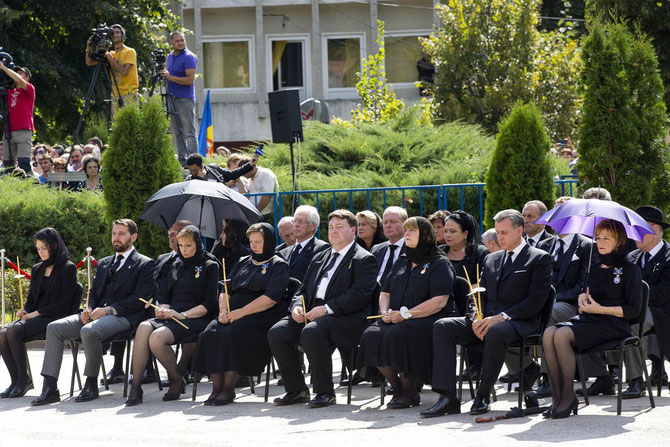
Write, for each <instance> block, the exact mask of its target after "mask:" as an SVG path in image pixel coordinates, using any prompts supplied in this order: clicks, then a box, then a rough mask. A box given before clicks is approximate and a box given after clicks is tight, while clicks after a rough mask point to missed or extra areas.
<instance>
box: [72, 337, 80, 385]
mask: <svg viewBox="0 0 670 447" xmlns="http://www.w3.org/2000/svg"><path fill="white" fill-rule="evenodd" d="M71 348H72V377H71V379H70V397H72V396H74V378H75V376H78V374H79V368H78V367H77V351H79V344H78V343H77V342H74V341H73V342H72V345H71ZM79 386H80V387H81V379H80V383H79Z"/></svg>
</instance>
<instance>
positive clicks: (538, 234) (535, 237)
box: [524, 230, 544, 247]
mask: <svg viewBox="0 0 670 447" xmlns="http://www.w3.org/2000/svg"><path fill="white" fill-rule="evenodd" d="M543 232H544V230H542V231H540V232H539V233H537V234H536V235H535V236H529V237H528V239H532V240H534V241H535V243H534V244H533V246H534V247H537V243H538V242H540V238H541V237H542V233H543ZM524 242H525V241H524Z"/></svg>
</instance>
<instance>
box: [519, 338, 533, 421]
mask: <svg viewBox="0 0 670 447" xmlns="http://www.w3.org/2000/svg"><path fill="white" fill-rule="evenodd" d="M525 348H526V341H525V339H521V349H520V351H519V393H518V395H519V399H518V400H519V404H518V407H517V408H523V405H522V404H523V397H522V396H523V387H524V377H523V359H524V356H525V355H526V349H525ZM530 386H531V387H532V386H533V384H532V383H531V384H530Z"/></svg>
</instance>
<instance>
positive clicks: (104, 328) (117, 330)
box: [32, 219, 156, 405]
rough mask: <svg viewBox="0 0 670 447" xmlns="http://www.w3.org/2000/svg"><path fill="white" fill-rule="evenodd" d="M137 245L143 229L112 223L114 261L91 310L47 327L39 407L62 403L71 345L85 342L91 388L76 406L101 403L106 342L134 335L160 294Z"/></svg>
mask: <svg viewBox="0 0 670 447" xmlns="http://www.w3.org/2000/svg"><path fill="white" fill-rule="evenodd" d="M136 240H137V224H135V222H133V221H132V220H130V219H117V220H115V221H113V222H112V246H113V247H114V251H115V252H116V253H115V255H114V256H108V257H106V258H103V259H102V260H100V262H99V263H98V268H97V270H96V273H95V278H94V279H93V284H92V285H91V287H90V290H89V293H90V297H89V307H88V308H87V309H84V310H83V312H82V313H80V314H76V315H71V316H69V317H65V318H62V319H60V320H56V321H54V322H52V323H50V324H49V325H48V326H47V335H46V347H45V350H44V363H43V365H42V376H44V388H43V389H42V394H41V395H40V396H39V397H38V398H37V399H35V400H34V401H32V404H33V405H45V404H49V403H53V402H58V401H59V400H60V393H59V391H58V388H57V381H58V374H59V372H60V367H61V363H62V360H63V345H64V342H65V340H76V339H79V338H80V339H81V343H82V345H83V347H84V354H85V356H86V366H85V368H84V375H85V376H86V384H85V385H84V389H83V390H82V391H81V393H80V394H79V396H77V398H76V399H75V401H76V402H86V401H90V400H93V399H97V398H98V384H97V379H98V371H99V370H100V360H101V359H102V341H103V340H105V339H108V338H110V337H112V336H114V335H116V334H121V333H124V332H126V331H129V330H131V329H133V328H135V327H137V325H138V324H139V323H140V322H141V321H142V320H143V319H144V312H145V309H144V304H143V303H142V302H141V301H140V300H139V298H145V299H149V298H151V297H153V296H154V294H155V293H156V273H155V263H154V261H153V260H152V259H150V258H148V257H146V256H144V255H141V254H139V253H138V252H137V250H135V247H133V243H134V242H135V241H136Z"/></svg>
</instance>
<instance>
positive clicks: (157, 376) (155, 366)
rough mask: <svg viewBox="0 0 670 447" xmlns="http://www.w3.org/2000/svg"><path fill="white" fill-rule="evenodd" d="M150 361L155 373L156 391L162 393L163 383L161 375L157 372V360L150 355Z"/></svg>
mask: <svg viewBox="0 0 670 447" xmlns="http://www.w3.org/2000/svg"><path fill="white" fill-rule="evenodd" d="M151 361H152V362H153V364H154V371H156V383H157V384H158V391H163V382H162V381H161V375H160V373H159V372H158V359H157V358H156V357H155V356H154V355H153V354H152V355H151Z"/></svg>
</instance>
